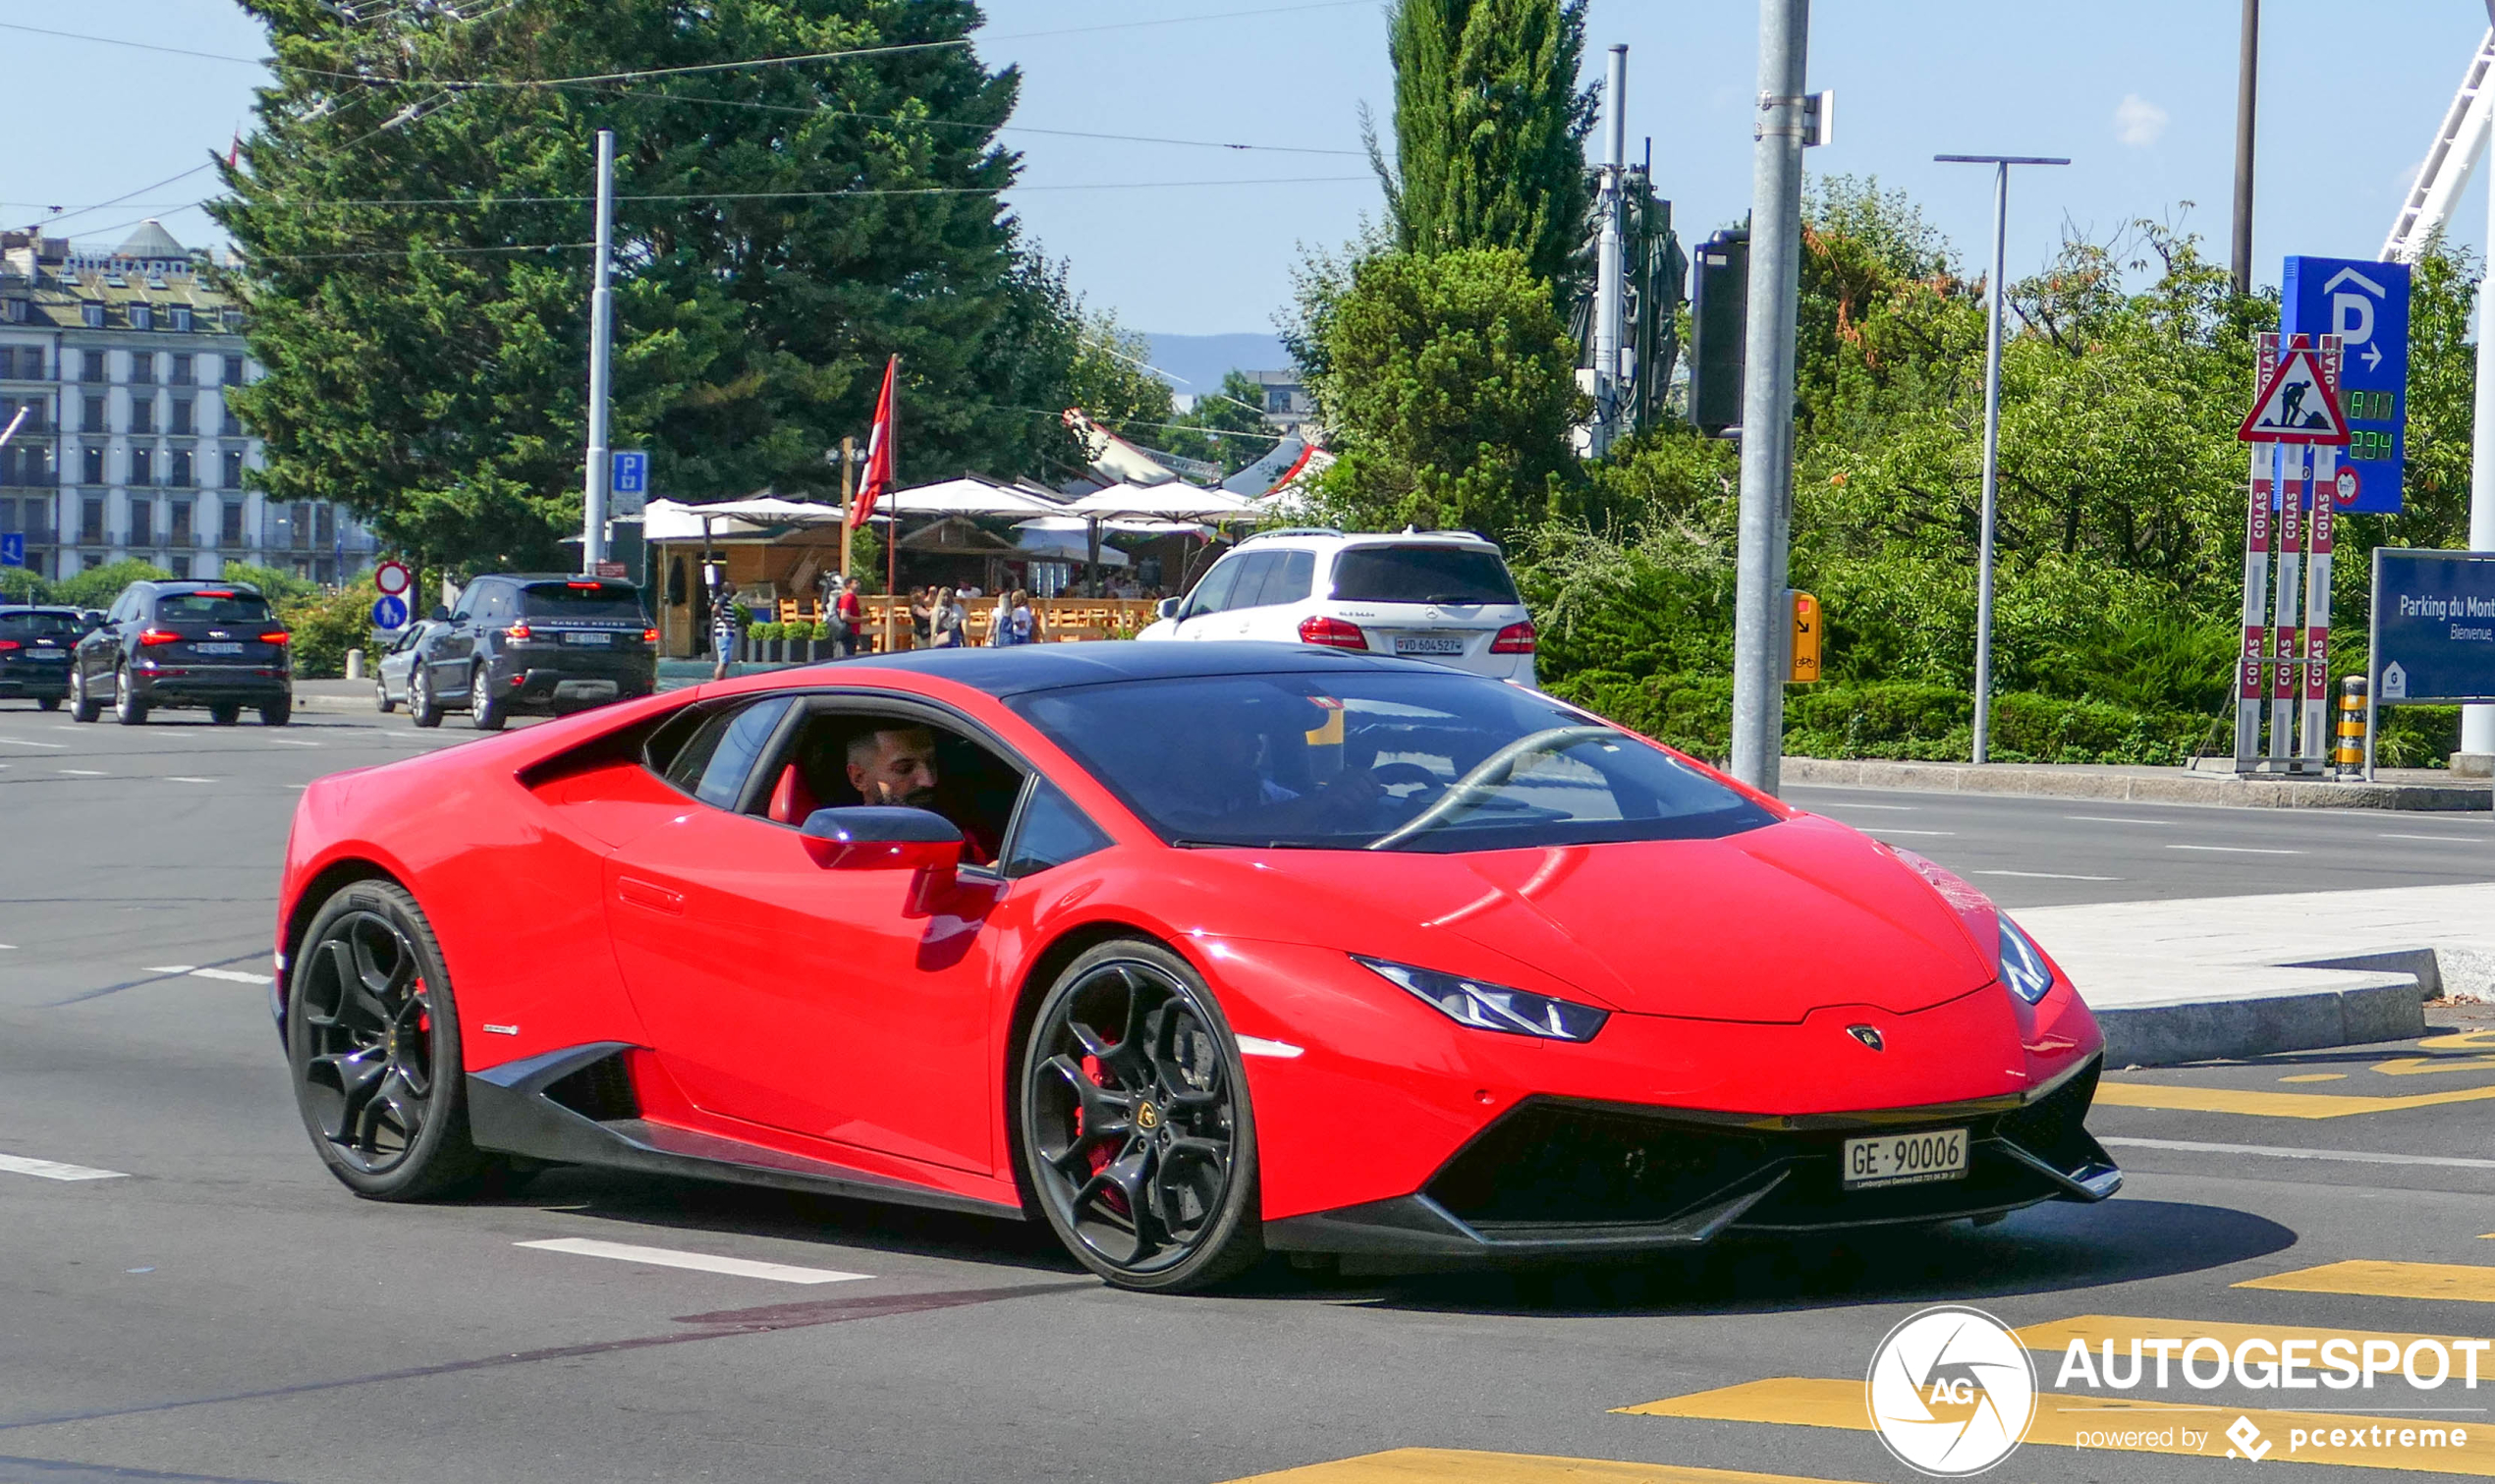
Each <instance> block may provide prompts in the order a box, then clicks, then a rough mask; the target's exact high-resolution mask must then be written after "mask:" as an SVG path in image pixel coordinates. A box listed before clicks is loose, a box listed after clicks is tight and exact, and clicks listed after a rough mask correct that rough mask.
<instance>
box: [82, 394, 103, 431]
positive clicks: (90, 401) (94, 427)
mask: <svg viewBox="0 0 2495 1484" xmlns="http://www.w3.org/2000/svg"><path fill="white" fill-rule="evenodd" d="M78 410H79V417H78V425H79V426H80V427H83V428H84V429H85V430H86V431H88V432H90V433H100V432H102V431H103V430H104V399H103V398H101V397H85V398H82V399H80V401H79V405H78Z"/></svg>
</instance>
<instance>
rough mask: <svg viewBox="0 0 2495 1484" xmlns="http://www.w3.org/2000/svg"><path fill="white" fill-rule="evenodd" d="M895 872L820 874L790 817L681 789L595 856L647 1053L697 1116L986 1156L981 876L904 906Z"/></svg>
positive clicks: (983, 1164) (987, 1058) (989, 1012)
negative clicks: (640, 831) (671, 808)
mask: <svg viewBox="0 0 2495 1484" xmlns="http://www.w3.org/2000/svg"><path fill="white" fill-rule="evenodd" d="M914 874H915V873H913V872H911V871H908V870H833V869H826V868H825V867H823V866H822V865H819V864H817V863H816V862H815V859H814V857H813V855H812V854H810V853H809V852H808V851H807V850H806V847H805V843H804V837H803V836H801V835H800V834H799V832H798V830H797V829H796V828H795V827H794V825H791V824H781V823H777V822H774V821H772V820H770V819H767V818H762V817H757V816H755V815H751V814H743V813H738V812H734V811H733V810H732V809H729V808H723V807H718V806H714V805H712V804H707V803H701V802H695V801H693V800H688V803H687V807H686V809H685V811H684V813H683V814H682V815H680V816H679V817H677V818H675V819H673V820H671V821H670V822H668V823H666V824H664V825H662V826H660V827H659V828H657V829H655V830H652V831H650V832H648V833H647V834H644V835H641V836H639V837H638V838H636V839H634V840H633V841H632V842H631V843H630V844H628V845H626V846H625V847H623V848H622V849H621V850H619V851H617V852H615V853H614V854H613V855H611V856H609V857H608V862H607V868H606V895H607V917H608V920H609V922H610V923H611V924H612V935H613V939H614V943H615V951H616V956H617V958H618V959H619V961H620V962H621V963H622V966H623V971H624V978H625V984H626V987H627V989H628V990H629V992H630V993H631V995H632V997H633V1001H634V1004H635V1007H636V1008H637V1009H638V1011H639V1012H640V1015H641V1017H642V1020H643V1022H644V1024H645V1025H646V1027H647V1029H648V1033H649V1036H650V1039H651V1041H652V1043H653V1049H654V1050H655V1052H656V1053H657V1056H658V1059H659V1062H660V1064H661V1065H662V1066H663V1067H664V1068H665V1069H666V1070H667V1072H669V1074H670V1075H671V1076H673V1077H674V1079H675V1080H676V1082H677V1084H678V1085H679V1086H680V1087H681V1088H682V1089H683V1090H684V1092H685V1094H686V1095H687V1096H688V1097H690V1098H691V1099H692V1100H693V1103H694V1104H695V1105H696V1106H698V1107H700V1108H701V1109H702V1110H703V1111H705V1112H708V1113H712V1114H716V1115H719V1116H722V1117H725V1118H731V1119H738V1120H743V1121H746V1122H749V1123H753V1124H759V1125H764V1126H767V1127H772V1128H777V1129H783V1130H786V1131H788V1132H791V1133H798V1134H803V1135H805V1136H807V1137H810V1138H819V1139H827V1140H830V1141H833V1142H835V1143H839V1144H844V1145H848V1146H851V1147H853V1148H858V1149H864V1150H872V1151H879V1152H882V1153H885V1154H890V1155H896V1156H900V1157H902V1158H905V1159H909V1160H915V1161H923V1162H927V1163H931V1164H936V1165H942V1166H946V1167H948V1168H951V1169H955V1170H964V1171H970V1172H974V1173H977V1174H982V1175H989V1174H993V1173H994V1172H995V1170H996V1157H997V1155H996V1150H995V1148H994V1147H993V1140H992V1138H991V1134H990V1130H991V1128H992V1127H995V1124H996V1119H997V1109H998V1106H999V1099H1000V1097H1001V1093H1000V1091H999V1089H998V1088H997V1087H996V1086H994V1085H993V1083H994V1081H995V1078H994V1077H993V1076H992V1075H991V1073H990V1071H989V1069H990V1068H992V1067H993V1066H994V1065H995V1059H994V1057H993V1055H992V1052H991V1047H990V1044H989V1036H990V1026H991V1021H992V1019H993V1017H994V1005H995V1000H994V996H993V992H992V986H991V982H990V981H991V977H992V962H993V955H992V953H991V951H990V942H991V935H990V933H989V932H988V930H987V928H988V924H987V917H988V914H989V910H990V909H991V908H992V907H994V905H995V902H996V899H997V897H998V895H999V894H1000V893H1001V891H1002V886H1001V884H1000V883H993V882H987V881H985V880H983V878H982V877H981V876H980V875H979V874H978V873H975V872H973V873H970V874H969V875H967V876H966V877H965V878H964V881H963V884H962V889H961V890H960V891H959V892H958V893H956V894H955V895H954V896H953V897H952V898H951V899H950V900H949V901H948V902H947V903H945V904H943V905H942V906H939V907H938V908H937V909H936V910H935V912H934V913H933V914H931V915H912V910H913V897H914V892H913V878H914Z"/></svg>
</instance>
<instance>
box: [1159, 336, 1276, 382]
mask: <svg viewBox="0 0 2495 1484" xmlns="http://www.w3.org/2000/svg"><path fill="white" fill-rule="evenodd" d="M1144 338H1145V339H1147V340H1149V341H1151V342H1152V363H1153V364H1154V365H1156V366H1159V367H1160V368H1161V369H1162V370H1164V371H1167V372H1169V373H1170V375H1172V376H1173V377H1184V378H1186V379H1185V380H1182V381H1174V382H1172V383H1171V385H1172V388H1173V389H1174V390H1176V391H1178V392H1180V393H1181V394H1183V395H1188V396H1201V395H1202V394H1204V393H1206V392H1214V391H1219V390H1220V389H1221V384H1222V373H1223V372H1225V371H1228V370H1231V369H1233V368H1234V367H1235V368H1237V369H1239V370H1242V371H1279V370H1284V369H1286V368H1288V367H1289V366H1290V364H1291V357H1290V356H1289V355H1288V354H1286V353H1285V352H1284V351H1283V349H1282V342H1281V341H1279V340H1277V339H1275V338H1274V337H1273V336H1271V335H1150V334H1147V335H1146V336H1145V337H1144Z"/></svg>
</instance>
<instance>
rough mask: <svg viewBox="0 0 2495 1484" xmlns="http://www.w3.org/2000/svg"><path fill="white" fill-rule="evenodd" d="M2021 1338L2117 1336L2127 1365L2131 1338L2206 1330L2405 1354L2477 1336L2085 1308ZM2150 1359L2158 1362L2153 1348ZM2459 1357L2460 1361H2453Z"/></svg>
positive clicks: (2095, 1350)
mask: <svg viewBox="0 0 2495 1484" xmlns="http://www.w3.org/2000/svg"><path fill="white" fill-rule="evenodd" d="M2015 1333H2016V1334H2017V1335H2018V1337H2019V1343H2020V1344H2021V1345H2023V1346H2025V1347H2027V1348H2028V1349H2031V1350H2036V1351H2038V1352H2040V1353H2045V1354H2053V1355H2059V1354H2061V1353H2062V1352H2064V1351H2065V1350H2068V1349H2069V1348H2070V1347H2071V1342H2072V1341H2074V1340H2077V1341H2080V1342H2082V1343H2083V1344H2085V1345H2086V1346H2087V1348H2088V1353H2089V1354H2090V1355H2092V1356H2102V1355H2103V1354H2104V1353H2105V1350H2104V1346H2105V1342H2107V1341H2109V1340H2110V1341H2112V1342H2114V1352H2115V1354H2116V1355H2117V1356H2118V1357H2119V1358H2120V1359H2121V1360H2122V1362H2123V1363H2124V1364H2125V1365H2126V1366H2128V1365H2129V1364H2130V1363H2131V1350H2130V1346H2131V1343H2132V1342H2133V1341H2135V1340H2159V1339H2164V1340H2197V1339H2199V1338H2201V1337H2203V1336H2206V1337H2208V1338H2209V1339H2211V1340H2215V1341H2217V1342H2218V1343H2219V1344H2221V1345H2224V1346H2225V1347H2227V1349H2228V1350H2229V1351H2230V1352H2232V1351H2233V1350H2234V1349H2235V1347H2237V1346H2239V1345H2242V1344H2243V1343H2244V1342H2245V1341H2246V1340H2267V1341H2269V1342H2270V1343H2271V1344H2273V1345H2277V1344H2281V1343H2284V1342H2287V1341H2294V1340H2309V1341H2312V1342H2313V1343H2315V1344H2316V1345H2318V1344H2320V1343H2321V1342H2322V1341H2325V1340H2354V1341H2356V1343H2357V1344H2358V1345H2362V1344H2364V1343H2365V1342H2366V1341H2368V1340H2388V1341H2390V1342H2391V1343H2392V1344H2393V1345H2396V1346H2398V1347H2400V1351H2401V1353H2403V1354H2406V1353H2408V1349H2409V1347H2410V1346H2412V1345H2413V1344H2415V1343H2416V1342H2418V1341H2420V1340H2424V1341H2428V1342H2431V1343H2433V1344H2436V1345H2440V1346H2443V1347H2446V1348H2447V1349H2448V1348H2449V1347H2451V1346H2452V1345H2453V1344H2454V1343H2456V1342H2458V1341H2463V1340H2467V1341H2470V1342H2472V1343H2474V1342H2476V1341H2477V1340H2478V1339H2479V1337H2477V1336H2474V1335H2395V1334H2390V1333H2387V1332H2385V1331H2381V1330H2333V1329H2318V1328H2315V1327H2313V1326H2311V1325H2300V1324H2213V1323H2211V1322H2209V1321H2208V1320H2205V1319H2135V1318H2132V1317H2130V1316H2128V1315H2123V1314H2081V1315H2080V1316H2079V1317H2078V1318H2077V1319H2057V1320H2055V1321H2054V1322H2053V1323H2051V1324H2030V1325H2025V1326H2023V1327H2021V1328H2020V1329H2019V1330H2017V1331H2016V1332H2015ZM2149 1359H2150V1363H2151V1364H2152V1365H2153V1364H2154V1363H2155V1360H2156V1357H2155V1356H2154V1355H2153V1354H2152V1355H2151V1356H2150V1357H2149ZM2455 1363H2456V1364H2457V1363H2458V1362H2457V1361H2456V1362H2455ZM2484 1372H2485V1379H2486V1380H2487V1381H2488V1382H2490V1383H2495V1362H2490V1363H2489V1364H2488V1365H2486V1366H2485V1367H2484Z"/></svg>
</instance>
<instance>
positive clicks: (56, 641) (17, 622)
mask: <svg viewBox="0 0 2495 1484" xmlns="http://www.w3.org/2000/svg"><path fill="white" fill-rule="evenodd" d="M84 632H86V625H85V624H84V623H83V621H81V619H80V618H79V612H78V610H77V609H75V608H0V698H9V697H14V698H16V699H19V700H30V701H32V702H34V703H35V704H36V705H37V706H40V707H42V708H43V709H44V710H46V711H58V710H60V709H61V702H62V701H63V700H64V699H66V698H67V697H68V695H69V693H70V651H71V650H73V649H75V648H77V647H78V637H79V635H80V634H83V633H84Z"/></svg>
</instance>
